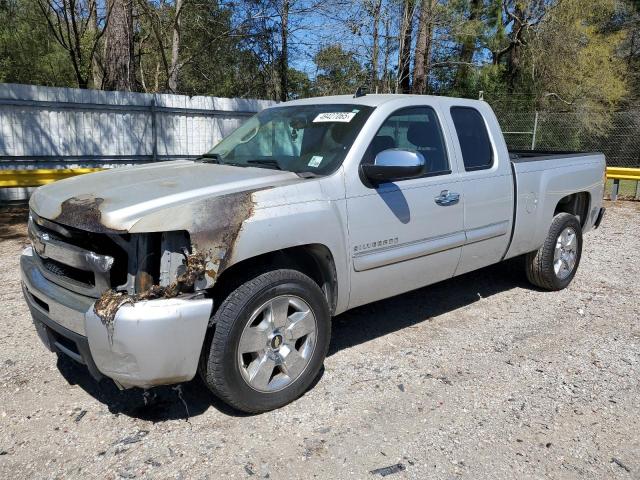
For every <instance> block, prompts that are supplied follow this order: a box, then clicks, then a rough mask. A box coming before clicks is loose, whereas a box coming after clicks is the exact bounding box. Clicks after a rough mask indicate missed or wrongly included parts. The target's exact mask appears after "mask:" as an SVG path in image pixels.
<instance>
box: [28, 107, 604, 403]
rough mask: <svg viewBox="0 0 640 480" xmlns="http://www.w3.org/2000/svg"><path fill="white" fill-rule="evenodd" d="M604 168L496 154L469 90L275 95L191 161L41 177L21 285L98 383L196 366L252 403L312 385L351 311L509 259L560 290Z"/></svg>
mask: <svg viewBox="0 0 640 480" xmlns="http://www.w3.org/2000/svg"><path fill="white" fill-rule="evenodd" d="M604 170H605V159H604V156H603V155H602V154H599V153H570V152H565V153H560V154H549V153H542V152H525V151H521V152H514V151H511V152H510V151H509V150H508V149H507V146H506V143H505V140H504V138H503V135H502V132H501V130H500V127H499V125H498V121H497V119H496V116H495V115H494V113H493V111H492V110H491V108H490V107H489V106H488V105H487V104H486V103H484V102H482V101H474V100H465V99H459V98H444V97H433V96H412V95H356V96H353V97H352V96H334V97H324V98H310V99H304V100H296V101H291V102H285V103H282V104H279V105H276V106H273V107H271V108H268V109H266V110H263V111H262V112H260V113H258V114H257V115H255V116H254V117H252V118H251V119H249V120H248V121H247V122H246V123H244V124H243V125H242V126H241V127H239V128H238V129H237V130H236V131H234V132H233V133H231V134H230V135H229V136H227V137H226V138H224V139H223V140H222V141H221V142H220V143H219V144H218V145H216V146H215V147H214V148H213V149H212V150H211V151H210V152H208V153H206V154H204V155H203V156H202V157H201V158H199V159H197V160H195V161H191V160H180V161H170V162H162V163H151V164H145V165H140V166H134V167H124V168H113V169H109V170H106V171H103V172H98V173H94V174H89V175H83V176H78V177H73V178H70V179H66V180H62V181H59V182H55V183H53V184H50V185H46V186H43V187H40V188H39V189H38V190H37V191H36V192H35V193H34V194H33V196H32V197H31V200H30V216H29V227H28V231H29V236H30V240H31V246H30V247H27V248H26V249H25V250H24V252H23V254H22V256H21V271H22V279H23V290H24V296H25V299H26V302H27V304H28V306H29V308H30V311H31V314H32V317H33V321H34V324H35V327H36V330H37V332H38V334H39V336H40V338H41V339H42V341H43V342H44V343H45V345H46V346H47V347H48V348H49V349H50V350H51V351H54V352H57V353H58V354H60V355H67V356H69V357H71V358H72V359H74V360H76V361H77V362H79V363H81V364H84V365H86V367H87V368H88V369H89V371H90V372H91V374H92V375H93V376H94V377H95V378H96V379H100V378H103V377H108V378H111V379H112V380H113V381H114V382H115V383H116V384H117V385H118V386H119V387H120V388H130V387H141V388H150V387H153V386H156V385H162V384H175V383H179V382H184V381H188V380H190V379H192V378H193V377H194V376H195V375H196V374H197V373H199V374H200V375H201V377H202V379H203V380H204V382H205V383H206V385H207V386H208V387H209V388H210V389H211V390H212V391H213V392H214V393H215V394H216V395H217V396H219V397H220V398H222V399H223V400H224V401H226V402H227V403H229V404H231V405H232V406H234V407H235V408H237V409H240V410H243V411H247V412H262V411H266V410H270V409H274V408H278V407H281V406H283V405H285V404H287V403H288V402H291V401H293V400H294V399H296V398H297V397H299V396H300V395H302V394H303V393H304V391H305V390H306V389H308V388H309V386H310V385H311V383H312V382H313V380H314V378H315V377H316V376H317V375H318V372H319V371H320V369H321V366H322V363H323V360H324V358H325V355H326V353H327V349H328V346H329V340H330V331H331V318H332V317H333V316H335V315H338V314H340V313H342V312H344V311H346V310H348V309H351V308H354V307H357V306H359V305H363V304H367V303H370V302H375V301H377V300H380V299H383V298H387V297H390V296H393V295H398V294H400V293H403V292H407V291H409V290H413V289H417V288H420V287H423V286H425V285H429V284H433V283H435V282H439V281H442V280H445V279H448V278H451V277H454V276H457V275H461V274H463V273H465V272H469V271H472V270H476V269H479V268H482V267H485V266H487V265H491V264H494V263H497V262H501V261H503V260H506V259H510V258H514V257H519V258H522V259H523V260H524V265H525V267H524V268H525V270H526V275H527V277H528V279H529V280H530V282H531V283H532V284H534V285H535V286H537V287H539V288H541V289H545V290H559V289H563V288H565V287H566V286H567V285H568V284H569V283H570V282H571V280H572V279H573V277H574V275H575V274H576V270H577V268H578V265H579V263H580V256H581V252H582V242H583V233H585V232H588V231H589V230H592V229H594V228H596V227H597V226H598V225H599V223H600V221H601V219H602V216H603V213H604V208H603V207H602V196H603V181H604ZM389 321H390V322H392V321H393V319H391V318H390V319H389Z"/></svg>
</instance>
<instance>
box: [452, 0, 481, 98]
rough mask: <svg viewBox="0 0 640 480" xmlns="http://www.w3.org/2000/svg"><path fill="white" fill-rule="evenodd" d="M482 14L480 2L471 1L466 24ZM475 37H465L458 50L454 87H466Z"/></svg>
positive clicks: (476, 0)
mask: <svg viewBox="0 0 640 480" xmlns="http://www.w3.org/2000/svg"><path fill="white" fill-rule="evenodd" d="M481 14H482V0H471V5H470V11H469V19H468V22H469V23H471V22H475V21H476V20H478V19H479V18H480V15H481ZM476 40H477V38H476V36H475V35H466V36H465V37H464V40H463V41H462V47H461V49H460V62H461V63H460V65H459V66H458V71H457V72H456V83H455V85H456V87H460V86H463V87H464V86H466V85H467V84H468V82H469V74H470V73H471V65H469V64H470V63H471V62H472V61H473V54H474V53H475V51H476Z"/></svg>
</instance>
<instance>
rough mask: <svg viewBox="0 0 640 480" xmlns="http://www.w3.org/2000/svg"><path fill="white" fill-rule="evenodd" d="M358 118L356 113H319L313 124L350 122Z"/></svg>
mask: <svg viewBox="0 0 640 480" xmlns="http://www.w3.org/2000/svg"><path fill="white" fill-rule="evenodd" d="M355 116H356V112H324V113H319V114H318V116H317V117H316V118H314V119H313V122H314V123H316V122H345V123H346V122H350V121H351V120H352V119H353V117H355Z"/></svg>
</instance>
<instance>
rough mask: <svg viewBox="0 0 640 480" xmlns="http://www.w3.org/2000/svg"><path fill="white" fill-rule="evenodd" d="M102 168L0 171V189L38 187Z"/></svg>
mask: <svg viewBox="0 0 640 480" xmlns="http://www.w3.org/2000/svg"><path fill="white" fill-rule="evenodd" d="M100 170H103V169H102V168H46V169H44V168H41V169H33V170H0V188H3V187H39V186H40V185H46V184H47V183H51V182H55V181H56V180H62V179H63V178H68V177H73V176H75V175H82V174H85V173H92V172H99V171H100Z"/></svg>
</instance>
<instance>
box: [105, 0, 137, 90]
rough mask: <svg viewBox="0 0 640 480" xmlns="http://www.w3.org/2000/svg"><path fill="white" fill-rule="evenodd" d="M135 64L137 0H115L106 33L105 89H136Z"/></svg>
mask: <svg viewBox="0 0 640 480" xmlns="http://www.w3.org/2000/svg"><path fill="white" fill-rule="evenodd" d="M135 65H136V64H135V59H134V51H133V0H113V1H112V3H111V12H110V15H109V23H108V24H107V29H106V32H105V42H104V80H103V87H104V89H105V90H125V91H129V92H130V91H133V90H135V86H136V75H135V72H136V68H135Z"/></svg>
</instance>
